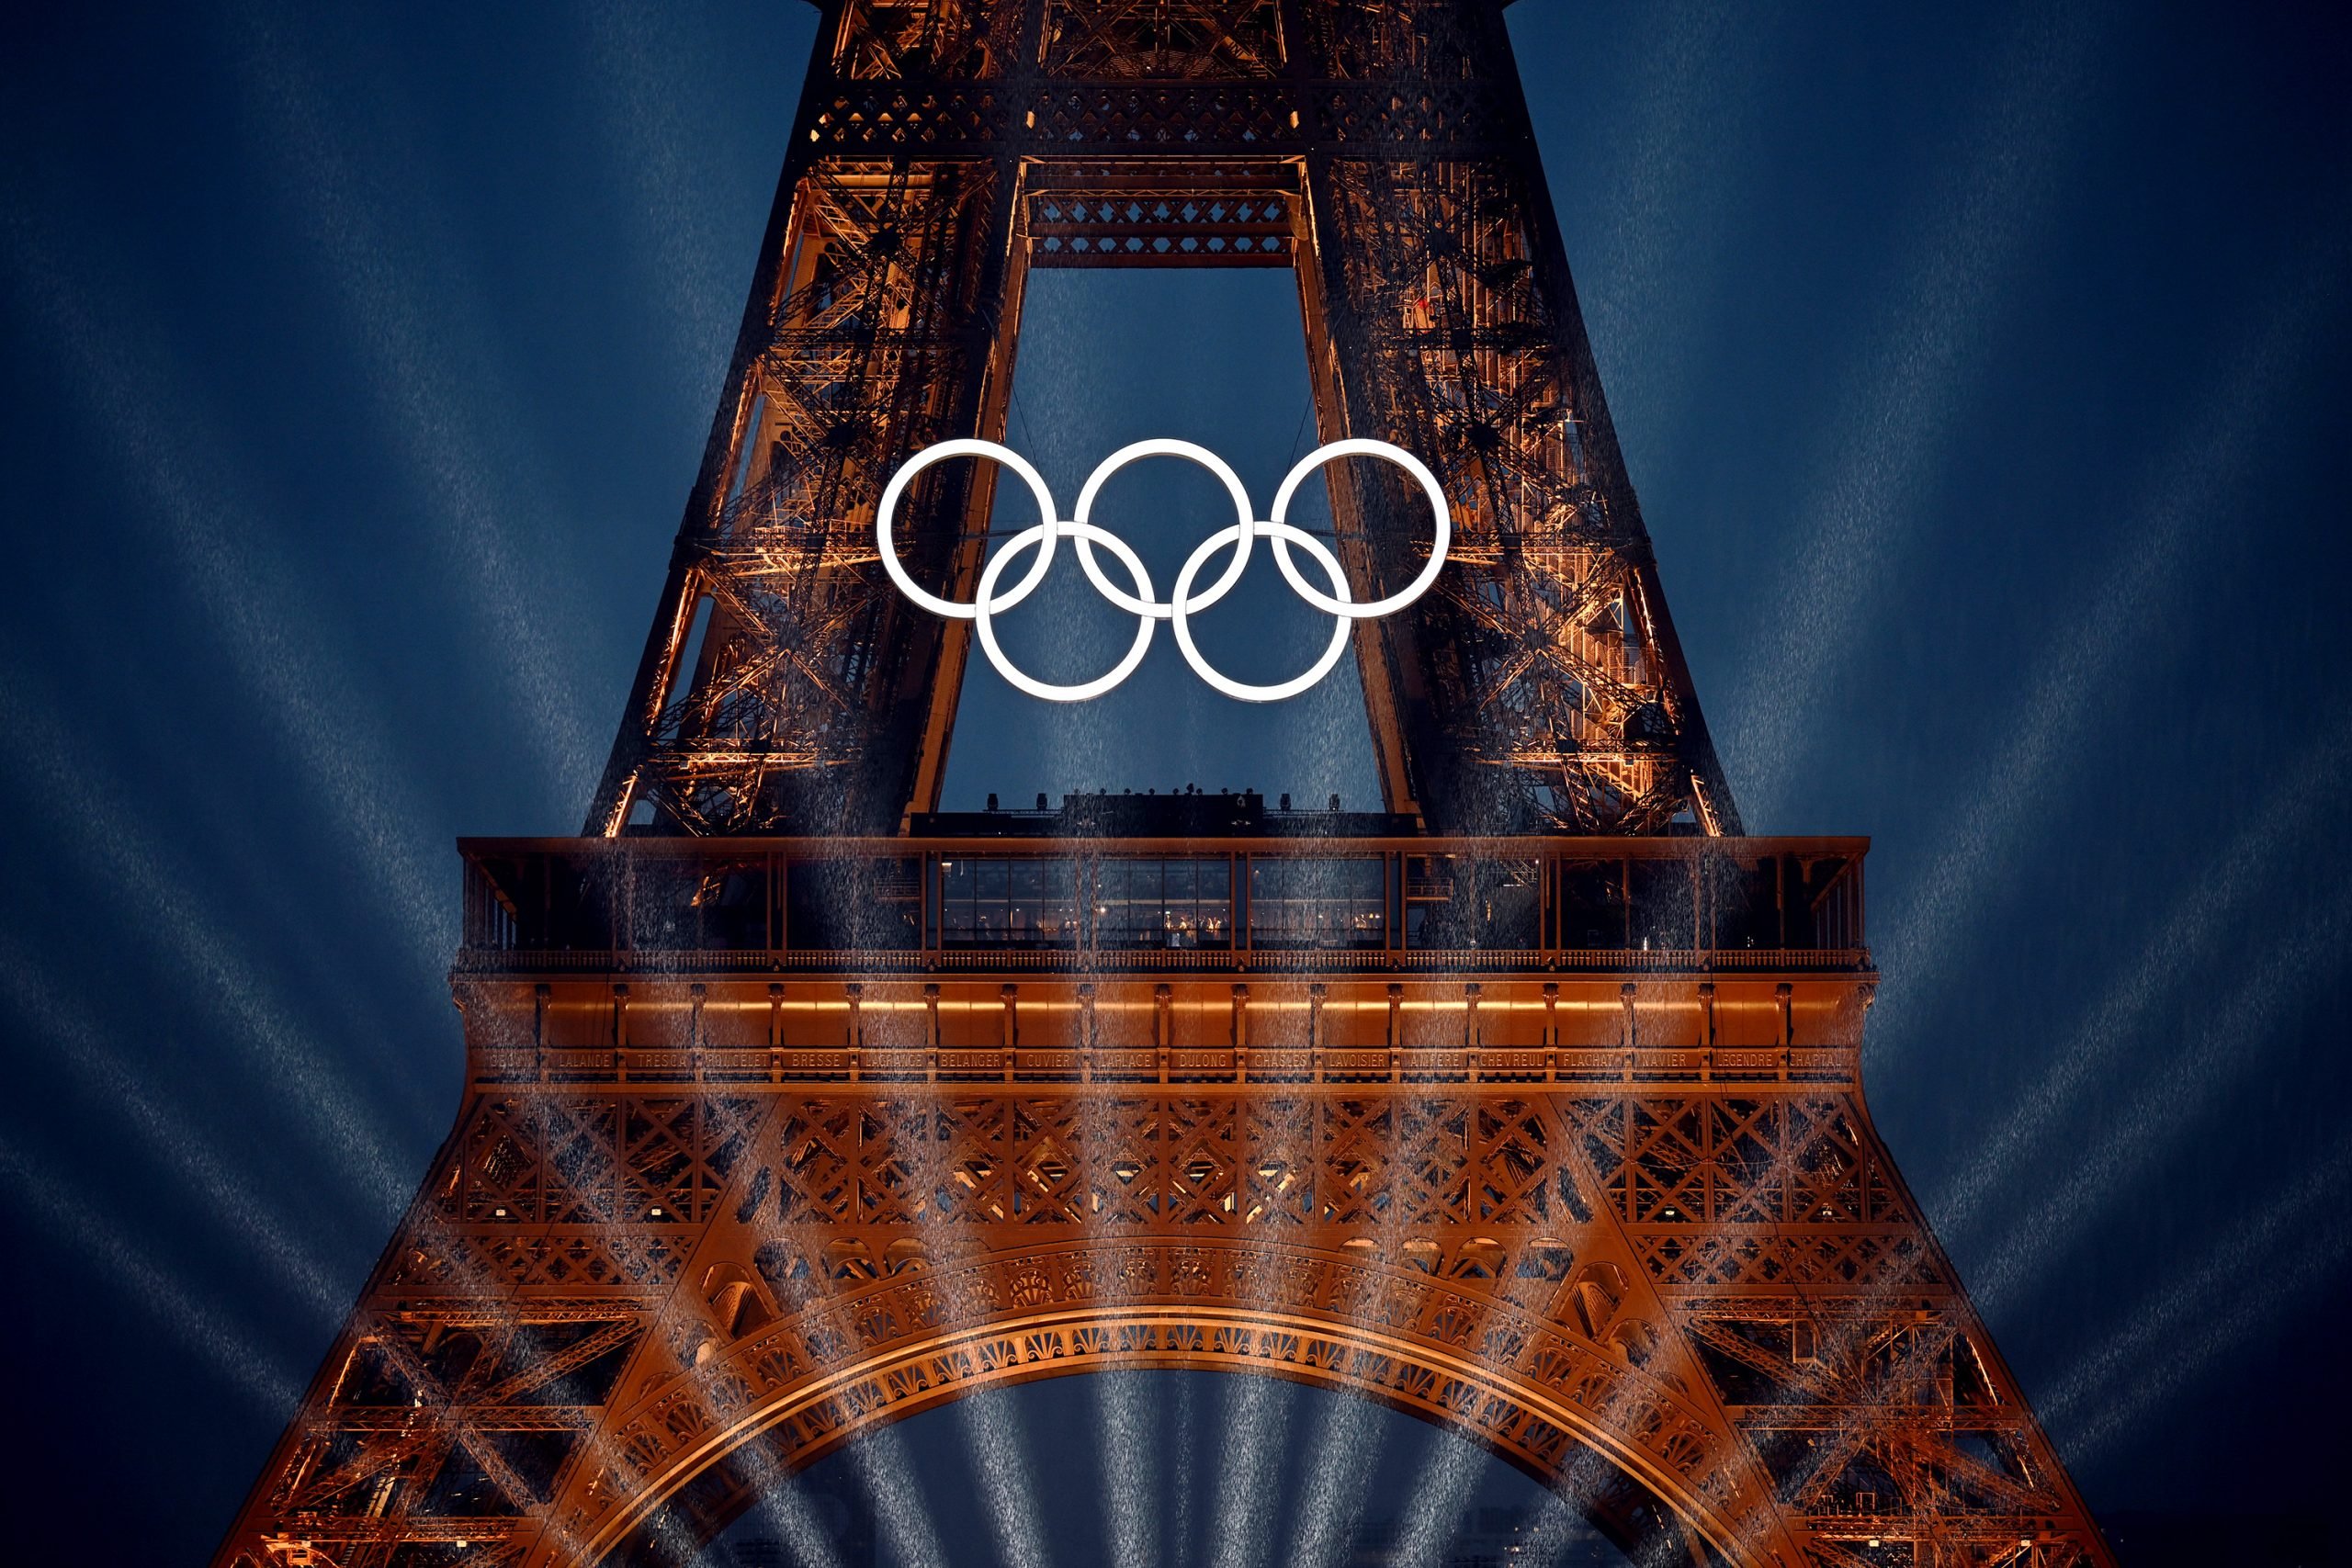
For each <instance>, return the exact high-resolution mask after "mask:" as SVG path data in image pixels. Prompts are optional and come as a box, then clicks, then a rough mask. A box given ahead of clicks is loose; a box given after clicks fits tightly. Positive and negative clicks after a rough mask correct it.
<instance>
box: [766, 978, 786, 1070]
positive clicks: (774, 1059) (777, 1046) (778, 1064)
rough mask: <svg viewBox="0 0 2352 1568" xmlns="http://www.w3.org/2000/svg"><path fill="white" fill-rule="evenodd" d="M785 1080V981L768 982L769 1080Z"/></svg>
mask: <svg viewBox="0 0 2352 1568" xmlns="http://www.w3.org/2000/svg"><path fill="white" fill-rule="evenodd" d="M783 1081H784V982H782V981H781V980H771V981H769V982H768V1082H770V1083H782V1082H783Z"/></svg>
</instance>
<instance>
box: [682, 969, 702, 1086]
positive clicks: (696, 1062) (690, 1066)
mask: <svg viewBox="0 0 2352 1568" xmlns="http://www.w3.org/2000/svg"><path fill="white" fill-rule="evenodd" d="M704 989H705V987H704V986H703V983H702V982H701V981H700V980H696V981H695V983H694V984H693V985H691V986H688V987H686V998H687V1004H686V1074H687V1076H688V1077H692V1078H693V1079H694V1081H695V1082H696V1083H700V1082H702V1002H703V995H704Z"/></svg>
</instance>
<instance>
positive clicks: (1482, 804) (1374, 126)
mask: <svg viewBox="0 0 2352 1568" xmlns="http://www.w3.org/2000/svg"><path fill="white" fill-rule="evenodd" d="M824 36H825V38H826V39H828V40H829V41H828V47H827V48H826V49H825V50H824V51H822V52H821V53H820V58H819V60H818V62H817V63H816V66H815V69H814V71H813V73H812V74H811V76H810V80H809V86H808V89H807V91H806V93H805V95H804V96H803V99H802V104H801V111H800V115H799V117H798V118H797V122H796V127H795V131H794V139H793V152H792V156H791V161H790V162H789V164H787V166H786V171H785V176H784V181H783V185H782V188H781V191H780V194H779V197H778V199H777V203H776V209H775V218H774V220H773V222H772V224H771V226H770V231H769V235H768V239H767V242H766V244H765V247H764V249H763V264H762V266H761V268H760V271H759V274H758V276H757V279H756V281H755V284H754V288H753V291H752V301H751V306H750V309H749V310H748V311H747V313H746V316H745V319H744V324H743V329H742V333H741V338H740V340H739V342H738V345H737V349H736V354H735V358H734V364H733V367H732V369H731V371H730V373H729V380H728V390H727V393H726V396H725V398H724V399H723V400H722V403H721V406H720V410H719V416H718V420H717V422H716V423H715V426H714V429H713V431H712V434H711V439H710V443H709V446H708V449H707V456H706V458H705V461H704V464H703V469H702V473H701V476H700V478H699V479H698V480H697V482H696V484H695V491H694V494H693V497H692V499H691V501H690V502H689V503H688V507H687V513H686V518H685V522H684V526H683V528H682V529H681V531H680V535H679V544H678V551H677V555H676V558H675V560H674V562H673V567H672V570H671V572H670V576H669V581H668V582H667V584H666V585H665V587H664V590H663V598H662V612H661V614H660V615H659V616H658V618H657V621H656V624H655V626H654V630H653V634H652V636H651V637H650V639H649V642H648V646H647V649H646V653H645V657H644V660H643V661H642V664H641V666H640V668H639V673H638V676H637V680H636V683H635V686H634V688H633V690H632V692H631V694H630V698H629V707H628V716H627V718H626V719H625V721H624V724H623V727H622V730H621V734H620V737H619V739H618V742H617V744H616V747H615V749H614V752H613V758H612V762H611V764H610V767H609V768H608V770H607V772H606V773H605V780H604V783H603V785H602V788H601V789H600V791H599V794H598V796H597V800H596V804H595V807H594V811H593V812H592V814H591V820H590V823H589V831H591V832H609V831H612V830H615V829H617V828H618V827H620V826H621V825H622V824H624V823H625V822H628V821H630V820H632V819H635V820H637V821H639V822H641V823H646V824H650V825H653V826H656V827H659V828H665V829H673V830H682V831H685V832H691V833H697V834H713V833H741V832H772V831H795V832H838V831H847V832H887V831H889V830H892V829H896V828H897V827H899V825H900V822H901V820H902V819H903V818H904V817H905V816H906V815H907V814H909V813H911V812H922V811H927V810H931V809H933V808H935V807H936V805H937V801H938V793H939V786H940V780H941V777H942V774H943V771H944V757H945V753H946V748H947V744H948V739H949V730H950V727H951V721H952V719H953V716H954V712H955V706H956V695H957V691H958V688H959V685H960V677H961V673H962V670H963V663H964V657H965V651H966V649H965V637H966V635H967V626H965V625H964V624H963V623H956V624H954V625H947V626H943V625H942V624H941V623H939V622H937V621H935V620H933V618H932V617H930V616H928V615H923V614H922V613H921V612H919V611H914V610H912V609H910V607H909V606H907V605H906V604H904V603H903V602H902V601H900V600H899V597H898V595H897V594H896V593H895V592H893V591H892V589H891V587H890V584H889V582H888V580H887V578H886V577H885V576H884V574H883V572H882V570H881V568H880V566H879V564H878V563H877V561H876V558H875V550H874V545H873V524H874V513H875V507H876V502H877V500H878V498H879V496H880V493H881V490H882V487H883V484H884V482H885V481H886V480H887V479H888V477H889V475H890V474H891V473H892V472H894V471H895V470H896V469H897V468H899V465H900V464H901V463H903V462H904V461H905V460H906V459H907V458H908V457H911V456H913V455H914V453H916V452H917V451H919V450H921V449H922V447H924V446H929V445H931V444H932V443H933V442H936V441H940V440H944V439H947V438H950V437H955V436H973V435H979V436H985V437H988V438H989V439H1000V438H1001V435H1002V432H1003V426H1004V423H1005V413H1006V400H1007V397H1008V395H1009V388H1010V385H1011V381H1012V364H1013V356H1014V352H1015V346H1016V343H1017V338H1018V332H1017V328H1018V324H1019V320H1020V306H1021V299H1022V293H1023V282H1024V279H1025V277H1026V275H1027V272H1028V269H1029V268H1031V267H1035V266H1131V265H1143V266H1161V265H1218V266H1235V265H1240V266H1290V267H1293V268H1294V269H1295V272H1296V275H1297V278H1298V284H1299V298H1300V302H1301V306H1302V308H1303V311H1304V315H1305V321H1306V333H1307V338H1308V346H1309V361H1310V366H1311V369H1312V375H1313V382H1314V388H1315V397H1316V416H1317V427H1318V429H1319V430H1320V432H1321V434H1322V435H1323V437H1324V439H1325V440H1338V439H1340V438H1342V437H1344V436H1351V435H1356V436H1375V437H1379V438H1382V439H1385V440H1390V441H1394V442H1396V443H1397V444H1399V445H1401V446H1405V447H1406V448H1407V449H1408V450H1409V451H1412V452H1414V453H1416V454H1417V455H1419V457H1422V458H1423V460H1424V461H1427V462H1429V463H1430V465H1431V466H1432V467H1433V468H1435V469H1436V470H1437V471H1438V472H1439V473H1440V474H1442V475H1443V476H1445V479H1446V482H1447V485H1448V488H1449V491H1450V499H1451V501H1452V504H1453V513H1454V517H1455V519H1456V523H1457V526H1458V527H1459V529H1460V536H1459V543H1458V545H1457V547H1456V549H1455V552H1454V554H1453V566H1452V567H1451V568H1450V570H1448V571H1447V572H1446V573H1445V574H1444V575H1443V577H1442V578H1441V579H1440V583H1441V587H1440V590H1439V591H1438V592H1435V593H1433V594H1431V595H1430V597H1429V598H1428V599H1426V600H1425V601H1423V602H1422V604H1419V605H1418V606H1416V607H1415V609H1414V610H1413V612H1412V613H1411V614H1409V615H1397V616H1393V617H1390V618H1389V619H1387V620H1385V621H1381V622H1376V623H1371V622H1367V623H1360V624H1359V626H1358V631H1357V636H1358V638H1359V641H1358V647H1357V653H1358V656H1359V664H1360V667H1361V669H1362V670H1363V674H1364V686H1365V698H1366V704H1367V706H1368V708H1369V710H1370V717H1371V723H1372V728H1373V732H1374V742H1375V750H1376V752H1377V755H1378V757H1379V760H1380V771H1381V778H1382V788H1383V792H1384V795H1385V801H1386V805H1387V807H1388V809H1389V810H1391V811H1394V812H1403V813H1415V814H1419V815H1421V816H1423V817H1424V818H1426V820H1427V821H1428V822H1429V823H1430V825H1431V826H1432V827H1435V828H1438V829H1442V830H1454V831H1459V830H1491V829H1497V828H1503V827H1509V828H1513V829H1538V830H1540V829H1564V830H1567V831H1574V832H1648V831H1656V830H1658V829H1664V828H1665V827H1667V826H1668V824H1670V823H1672V822H1674V821H1675V820H1676V819H1677V818H1683V819H1685V820H1695V821H1696V822H1697V823H1699V824H1700V825H1702V827H1703V828H1704V829H1707V830H1709V831H1718V832H1722V831H1736V830H1737V823H1736V819H1735V818H1734V815H1733V810H1732V806H1731V800H1730V795H1729V793H1728V792H1727V791H1726V790H1725V789H1724V786H1723V784H1722V781H1721V777H1720V773H1719V771H1718V769H1717V766H1716V763H1715V761H1714V757H1713V751H1712V750H1711V749H1710V746H1709V743H1708V740H1707V735H1706V728H1705V725H1704V722H1703V720H1702V718H1701V716H1700V714H1699V709H1698V705H1697V703H1696V701H1695V700H1694V699H1693V697H1692V694H1691V683H1690V680H1689V676H1688V673H1687V671H1685V669H1684V667H1683V663H1682V659H1681V654H1680V651H1679V648H1678V646H1677V644H1676V641H1675V637H1674V631H1673V627H1672V625H1671V623H1670V622H1669V620H1668V616H1667V612H1666V604H1665V600H1664V598H1663V596H1662V595H1661V593H1660V592H1659V590H1658V584H1657V573H1656V570H1655V569H1654V567H1653V564H1652V561H1651V557H1650V552H1649V547H1648V543H1647V538H1646V536H1645V532H1644V530H1643V527H1642V523H1641V516H1640V512H1639V509H1638V508H1637V506H1636V505H1635V502H1634V493H1633V490H1632V487H1631V486H1630V485H1629V484H1628V483H1627V481H1626V478H1625V472H1624V466H1623V461H1622V460H1621V458H1620V457H1619V455H1618V450H1617V444H1616V440H1615V437H1614V435H1613V434H1612V433H1611V428H1610V423H1609V416H1608V412H1607V409H1606V407H1605V406H1604V404H1603V402H1602V400H1601V395H1600V384H1599V382H1598V379H1597V378H1596V377H1595V375H1594V373H1593V367H1592V358H1591V354H1590V352H1589V348H1588V346H1587V344H1586V342H1585V336H1584V330H1583V326H1582V322H1581V321H1580V319H1579V317H1578V315H1577V307H1576V299H1575V294H1574V290H1573V289H1572V288H1571V286H1570V284H1569V280H1568V272H1567V265H1566V260H1565V258H1564V256H1563V254H1562V252H1561V247H1560V243H1559V234H1558V229H1557V225H1556V223H1555V220H1554V218H1553V215H1552V210H1551V206H1550V198H1549V197H1548V195H1547V194H1546V191H1545V187H1544V180H1543V176H1542V171H1541V168H1540V166H1539V164H1538V163H1537V160H1536V157H1535V153H1534V148H1533V142H1532V135H1531V132H1530V130H1529V126H1528V120H1527V113H1526V107H1525V104H1524V102H1523V100H1522V98H1521V91H1520V85H1519V79H1518V75H1517V73H1516V71H1515V70H1514V69H1513V67H1512V64H1511V61H1510V51H1509V43H1508V40H1507V39H1506V38H1505V36H1504V33H1503V30H1502V26H1501V20H1500V17H1499V14H1498V10H1497V9H1496V8H1495V7H1494V6H1487V5H1457V4H1442V5H1440V4H1426V5H1411V4H1405V5H1397V4H1386V3H1384V4H1379V5H1354V4H1330V3H1322V0H1316V3H1301V4H1296V5H1292V4H1275V3H1273V0H1265V3H1260V4H1227V3H1219V0H1194V3H1183V4H1172V5H1171V4H1159V3H1154V4H1114V3H1098V0H1084V3H1079V0H1048V3H1047V4H1045V5H1043V6H1023V5H1020V4H996V5H982V4H967V5H933V4H915V5H890V6H869V5H854V6H846V7H842V8H836V9H830V10H828V12H827V13H826V20H825V24H824ZM974 468H975V466H974V465H970V464H957V465H953V466H951V467H948V468H942V469H938V470H934V471H933V476H932V477H931V478H930V479H929V480H928V481H927V482H925V483H923V484H922V485H920V486H919V487H918V490H917V491H916V494H915V497H914V502H915V504H914V505H913V507H912V509H911V510H910V512H909V513H905V514H904V515H905V516H906V517H907V519H908V521H907V524H906V525H905V528H904V532H905V535H906V536H907V538H908V540H909V545H908V549H909V553H910V570H912V571H913V572H914V574H915V576H916V578H917V579H918V581H922V582H924V584H925V586H927V587H929V588H931V589H932V590H933V592H946V593H950V594H960V595H962V596H964V597H966V598H968V597H969V594H970V592H971V589H972V586H973V583H974V581H975V580H976V578H977V576H978V570H979V565H980V560H981V555H982V551H983V548H984V538H983V536H984V534H985V531H986V526H987V513H988V507H989V500H990V495H991V491H992V488H993V482H994V475H993V474H992V473H989V472H975V471H974ZM1332 499H1333V503H1334V512H1335V515H1336V518H1337V521H1338V525H1339V528H1340V538H1341V545H1342V550H1343V554H1344V555H1345V556H1346V558H1347V559H1348V561H1349V564H1350V566H1351V570H1353V572H1354V573H1355V574H1356V577H1355V581H1358V582H1359V583H1362V584H1365V585H1366V590H1365V591H1367V592H1375V591H1376V592H1389V591H1390V590H1391V588H1392V587H1393V586H1395V585H1401V583H1402V582H1404V581H1407V580H1408V579H1409V578H1410V577H1411V576H1412V575H1413V574H1414V573H1415V572H1416V571H1417V570H1419V566H1420V564H1421V562H1422V560H1425V559H1426V557H1425V556H1422V557H1419V558H1416V555H1415V546H1414V544H1413V542H1412V541H1413V539H1414V535H1415V533H1416V531H1417V526H1418V525H1420V524H1421V521H1422V519H1421V513H1420V508H1419V502H1418V500H1417V499H1416V498H1415V497H1413V496H1412V495H1411V494H1410V493H1409V492H1408V491H1407V490H1406V489H1404V488H1403V487H1402V486H1400V485H1398V484H1397V482H1396V476H1394V475H1393V474H1390V473H1384V472H1382V470H1381V469H1380V468H1378V467H1377V466H1374V465H1364V466H1362V467H1361V469H1359V466H1358V465H1353V464H1343V465H1341V466H1340V469H1339V471H1338V473H1337V475H1336V478H1335V482H1334V493H1333V497H1332ZM1421 548H1424V549H1425V548H1426V546H1422V547H1421Z"/></svg>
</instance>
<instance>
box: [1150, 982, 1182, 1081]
mask: <svg viewBox="0 0 2352 1568" xmlns="http://www.w3.org/2000/svg"><path fill="white" fill-rule="evenodd" d="M1175 1010H1176V992H1175V987H1171V986H1170V985H1169V984H1168V982H1167V981H1165V980H1162V981H1161V982H1160V983H1159V985H1157V986H1154V987H1152V988H1151V1013H1152V1017H1151V1038H1152V1043H1153V1044H1155V1045H1157V1046H1158V1047H1159V1081H1160V1082H1161V1083H1166V1082H1167V1081H1168V1049H1169V1047H1170V1045H1172V1044H1174V1043H1175V1035H1176V1019H1175Z"/></svg>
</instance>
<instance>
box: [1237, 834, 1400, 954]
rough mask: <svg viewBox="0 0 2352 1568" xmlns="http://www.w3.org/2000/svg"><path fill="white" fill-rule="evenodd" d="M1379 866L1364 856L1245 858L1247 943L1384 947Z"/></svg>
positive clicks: (1384, 917) (1385, 900)
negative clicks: (1247, 875) (1247, 860)
mask: <svg viewBox="0 0 2352 1568" xmlns="http://www.w3.org/2000/svg"><path fill="white" fill-rule="evenodd" d="M1384 871H1385V865H1384V863H1383V862H1381V861H1380V860H1377V859H1374V858H1372V857H1370V856H1357V857H1351V858H1349V859H1346V860H1294V859H1291V858H1289V857H1287V856H1284V857H1283V858H1280V859H1276V858H1273V857H1272V856H1268V857H1263V858H1257V859H1252V860H1251V861H1250V945H1251V946H1252V947H1270V948H1281V947H1291V948H1334V947H1385V946H1386V945H1387V940H1388V897H1387V885H1386V881H1385V877H1384V874H1383V873H1384Z"/></svg>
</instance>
